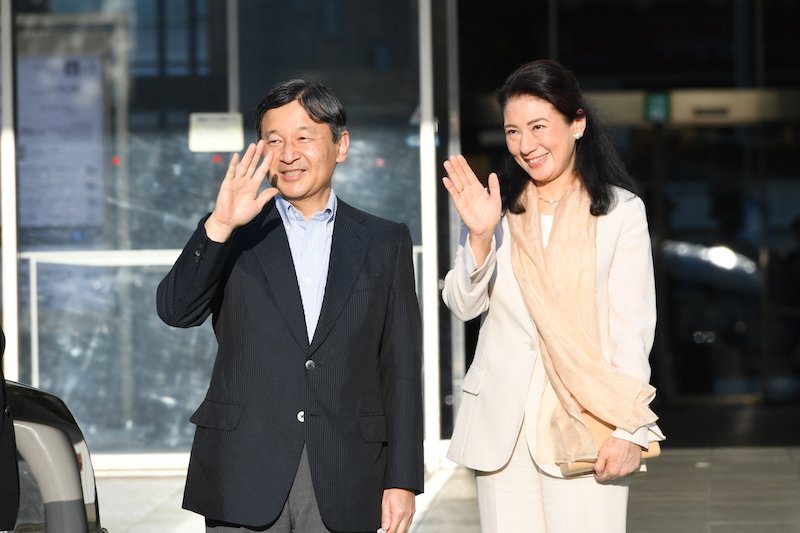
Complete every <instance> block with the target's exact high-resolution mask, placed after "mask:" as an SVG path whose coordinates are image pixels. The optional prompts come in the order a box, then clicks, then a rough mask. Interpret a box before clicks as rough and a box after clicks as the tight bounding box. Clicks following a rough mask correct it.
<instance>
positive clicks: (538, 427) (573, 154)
mask: <svg viewBox="0 0 800 533" xmlns="http://www.w3.org/2000/svg"><path fill="white" fill-rule="evenodd" d="M498 100H499V103H500V107H501V109H502V111H503V121H504V129H505V137H506V144H507V147H508V150H509V153H510V158H509V162H508V164H507V168H506V171H505V172H504V173H503V179H502V180H500V179H498V176H497V175H496V174H491V175H490V176H489V181H488V182H489V187H488V189H487V188H485V187H484V186H483V185H482V184H481V183H480V181H479V180H478V179H477V178H476V176H475V174H474V173H473V172H472V170H471V169H470V167H469V165H468V164H467V162H466V161H465V159H464V158H463V157H462V156H454V157H451V158H450V160H449V161H447V162H445V165H444V166H445V169H446V171H447V174H448V177H447V178H444V179H443V182H444V185H445V188H446V189H447V191H448V192H449V193H450V195H451V198H452V200H453V202H454V204H455V206H456V208H457V209H458V211H459V213H460V215H461V217H462V219H463V221H464V230H463V232H462V238H461V242H460V246H459V249H458V253H457V256H456V260H455V265H454V267H453V269H452V270H451V271H450V272H449V273H448V274H447V276H446V278H445V284H444V290H443V299H444V301H445V303H446V304H447V306H448V307H449V308H450V310H451V311H452V312H453V313H454V314H455V315H456V316H457V317H458V318H460V319H462V320H470V319H473V318H475V317H478V316H481V317H482V323H481V329H480V335H479V338H478V344H477V349H476V353H475V358H474V361H473V363H472V365H471V367H470V369H469V371H468V372H467V374H466V376H465V378H464V382H463V385H462V388H463V392H464V394H463V396H462V400H461V405H460V408H459V411H458V414H457V418H456V424H455V428H454V431H453V436H452V440H451V445H450V450H449V453H448V457H449V458H450V459H452V460H453V461H455V462H457V463H460V464H463V465H465V466H467V467H469V468H472V469H474V470H475V471H476V480H477V488H478V503H479V510H480V518H481V529H482V531H483V532H484V533H491V532H500V533H516V532H521V531H532V532H547V533H567V532H586V531H592V532H594V533H605V532H608V533H612V532H615V533H616V532H624V531H625V516H626V504H627V495H628V484H629V474H631V473H632V472H633V471H635V470H637V469H640V468H641V454H642V450H643V449H647V448H648V447H649V442H650V441H653V440H661V439H663V435H661V433H660V430H659V429H658V427H657V426H656V425H655V420H656V417H655V415H654V414H653V413H652V411H650V410H649V408H648V404H649V403H650V401H652V398H653V396H654V392H655V391H654V389H653V388H652V387H650V385H648V381H649V379H650V366H649V363H648V356H649V352H650V349H651V347H652V344H653V337H654V330H655V323H656V309H655V283H654V278H653V263H652V254H651V249H650V237H649V234H648V229H647V220H646V217H645V209H644V204H643V203H642V201H641V199H639V197H638V196H637V195H636V194H635V193H636V191H637V187H636V183H635V182H634V181H633V179H632V178H631V177H630V176H629V175H628V174H627V173H626V171H625V170H624V166H623V165H622V163H621V162H620V159H619V156H618V155H617V154H616V152H615V150H614V148H613V146H612V144H611V141H610V138H609V137H608V135H607V133H606V132H605V130H604V128H603V127H602V125H601V124H600V123H599V122H598V121H597V119H596V118H595V117H594V114H593V111H592V110H591V109H590V107H589V106H588V105H587V103H586V102H585V101H584V100H583V97H582V95H581V93H580V89H579V88H578V84H577V81H576V80H575V78H574V76H573V75H572V73H571V72H569V71H568V70H567V69H565V68H564V67H563V66H561V65H559V64H557V63H555V62H551V61H537V62H533V63H529V64H527V65H524V66H522V67H520V69H518V70H517V71H516V72H515V73H513V74H512V75H511V76H510V77H509V78H508V80H507V81H506V84H505V85H504V86H503V87H501V89H500V90H499V91H498ZM583 411H589V412H591V413H593V414H594V415H596V416H597V417H598V418H601V419H602V420H604V421H606V422H608V423H610V424H611V425H612V426H614V427H616V428H617V429H616V430H615V431H614V432H613V433H612V436H611V438H608V439H607V440H606V441H605V443H604V444H603V445H602V446H601V447H600V450H597V447H596V446H595V444H594V441H593V440H592V438H591V436H590V435H589V433H588V430H587V429H586V426H585V424H584V423H583V418H582V412H583ZM581 459H584V460H595V459H596V462H595V465H594V475H587V476H578V477H570V478H565V477H564V476H563V475H562V474H561V468H560V466H559V465H560V464H561V463H566V462H569V461H575V460H581Z"/></svg>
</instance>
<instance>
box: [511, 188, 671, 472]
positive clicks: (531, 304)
mask: <svg viewBox="0 0 800 533" xmlns="http://www.w3.org/2000/svg"><path fill="white" fill-rule="evenodd" d="M523 194H524V195H525V196H524V198H523V201H524V203H523V205H525V208H526V211H525V213H523V214H521V215H514V214H511V213H509V214H508V215H507V216H508V225H509V228H510V230H511V263H512V267H513V269H514V274H515V276H516V278H517V281H518V282H519V286H520V289H521V292H522V297H523V299H524V300H525V305H526V307H527V309H528V313H529V314H530V316H531V319H532V320H533V322H534V324H535V325H536V329H537V331H538V333H539V349H540V354H541V357H542V362H543V364H544V368H545V372H546V374H547V378H548V382H549V385H550V386H552V390H553V391H554V392H555V398H553V400H554V401H550V402H548V401H546V399H544V401H543V402H542V409H540V411H539V413H538V416H539V424H538V427H539V428H542V427H543V424H549V431H548V432H547V433H543V432H539V435H540V438H539V439H537V441H538V440H540V439H541V438H542V437H544V435H546V434H548V433H549V434H550V435H552V436H553V441H552V442H541V443H540V444H537V454H536V455H537V460H539V461H541V462H545V463H550V464H558V463H562V462H570V461H578V460H582V459H595V458H597V448H596V446H595V443H594V439H593V438H592V435H591V433H590V432H589V430H588V429H587V427H586V425H585V423H584V422H583V418H582V416H581V411H582V410H586V411H589V412H591V413H593V414H594V415H595V416H597V417H598V418H600V419H602V420H604V421H606V422H608V423H610V424H612V425H613V426H614V427H617V428H621V429H624V430H625V431H628V432H631V433H633V432H634V431H636V430H637V429H638V428H640V427H642V426H645V425H648V424H650V423H653V422H655V421H656V420H657V418H658V417H657V416H656V415H655V413H653V412H652V411H651V410H650V409H649V407H648V405H649V404H650V402H651V401H652V400H653V398H654V397H655V388H653V387H652V386H650V385H649V384H647V383H645V382H643V381H642V380H640V379H638V378H635V377H633V376H629V375H627V374H624V373H622V372H620V371H619V370H618V369H616V368H614V367H613V366H611V365H610V364H609V363H608V362H606V360H605V359H604V358H603V353H602V350H601V346H600V328H599V322H598V320H599V319H598V313H597V279H596V278H597V259H596V255H597V250H596V241H595V239H596V235H597V217H595V216H592V214H591V213H590V212H589V208H590V206H591V198H590V197H589V194H588V193H587V192H586V191H585V189H584V188H583V186H582V185H581V184H580V181H579V180H575V182H574V183H573V185H571V186H570V188H569V190H568V191H567V192H566V194H565V195H564V196H563V197H562V198H561V199H560V200H559V203H558V207H557V208H556V211H555V215H554V217H553V228H552V230H551V232H550V238H549V241H548V245H547V249H545V248H544V244H543V243H542V226H541V216H540V213H539V206H538V202H537V201H536V198H537V197H538V196H537V191H536V187H535V186H533V185H532V184H531V185H530V186H529V187H528V188H527V189H526V191H525V192H524V193H523ZM529 200H530V201H529ZM546 389H547V386H546ZM545 396H546V395H545ZM544 427H545V428H546V427H547V426H544ZM540 449H541V451H542V453H541V454H540V453H539V450H540Z"/></svg>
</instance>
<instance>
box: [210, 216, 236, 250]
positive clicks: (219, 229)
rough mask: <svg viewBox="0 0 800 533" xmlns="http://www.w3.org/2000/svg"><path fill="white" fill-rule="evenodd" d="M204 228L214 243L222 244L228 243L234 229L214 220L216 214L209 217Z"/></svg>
mask: <svg viewBox="0 0 800 533" xmlns="http://www.w3.org/2000/svg"><path fill="white" fill-rule="evenodd" d="M204 227H205V230H206V236H207V237H208V238H209V239H211V240H212V241H214V242H220V243H221V242H225V241H227V240H228V239H229V238H230V236H231V234H232V233H233V229H234V228H231V227H230V226H227V225H225V224H222V223H220V222H219V221H218V220H217V219H216V218H214V213H211V216H210V217H208V219H207V220H206V223H205V224H204Z"/></svg>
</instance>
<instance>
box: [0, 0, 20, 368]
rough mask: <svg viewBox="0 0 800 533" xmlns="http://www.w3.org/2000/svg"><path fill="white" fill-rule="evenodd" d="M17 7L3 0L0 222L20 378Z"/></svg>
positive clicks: (12, 353)
mask: <svg viewBox="0 0 800 533" xmlns="http://www.w3.org/2000/svg"><path fill="white" fill-rule="evenodd" d="M15 60H16V58H15V57H14V9H13V7H12V5H11V0H0V87H2V100H0V104H2V109H1V110H2V116H3V117H2V123H0V217H1V218H0V224H2V233H1V235H2V252H0V253H1V255H2V257H1V258H0V261H2V271H3V273H2V288H3V296H2V302H3V331H4V332H5V335H6V351H5V356H4V357H3V363H4V365H5V372H4V373H5V377H6V378H7V379H12V380H19V296H18V293H17V290H18V286H19V279H18V274H17V148H16V138H15V133H14V117H15V114H16V109H15V105H14V102H15V96H14V94H15V91H16V79H15V77H14V61H15Z"/></svg>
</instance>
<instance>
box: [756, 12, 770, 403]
mask: <svg viewBox="0 0 800 533" xmlns="http://www.w3.org/2000/svg"><path fill="white" fill-rule="evenodd" d="M753 9H754V11H755V13H754V15H755V16H754V26H755V27H754V28H753V36H754V38H753V43H754V44H753V47H754V51H753V55H754V56H755V82H756V86H757V87H758V89H760V90H762V89H763V88H764V2H763V0H755V3H754V6H753ZM764 137H765V136H764V125H763V123H762V122H761V119H759V122H758V124H756V180H757V181H758V196H759V198H758V204H759V209H758V233H759V235H758V237H759V250H758V266H759V271H760V272H761V290H760V292H759V302H760V307H761V324H760V326H761V327H760V328H759V332H760V336H759V337H760V338H759V340H760V345H761V346H760V351H761V383H762V387H763V390H764V399H765V400H767V401H768V400H769V399H770V396H771V395H772V359H773V353H772V318H773V313H772V301H771V299H770V289H771V286H770V283H771V280H770V276H769V271H770V265H769V263H770V249H769V242H768V238H769V228H768V227H767V194H768V192H769V190H768V189H769V183H768V182H767V180H768V178H767V153H766V147H765V143H766V139H765V138H764Z"/></svg>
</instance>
